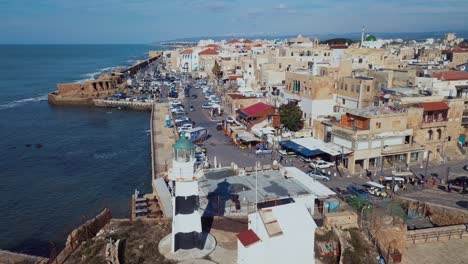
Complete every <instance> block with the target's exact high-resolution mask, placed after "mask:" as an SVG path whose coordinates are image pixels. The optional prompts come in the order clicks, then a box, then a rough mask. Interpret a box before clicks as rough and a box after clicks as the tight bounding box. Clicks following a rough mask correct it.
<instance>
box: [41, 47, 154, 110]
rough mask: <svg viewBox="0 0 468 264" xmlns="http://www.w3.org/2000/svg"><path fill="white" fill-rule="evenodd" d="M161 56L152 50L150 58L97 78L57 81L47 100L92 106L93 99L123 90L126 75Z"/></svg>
mask: <svg viewBox="0 0 468 264" xmlns="http://www.w3.org/2000/svg"><path fill="white" fill-rule="evenodd" d="M161 56H162V53H161V52H157V53H154V52H153V53H152V57H151V58H149V59H147V60H144V61H141V62H139V63H137V64H135V65H133V66H130V67H128V68H125V69H122V70H120V71H115V72H111V73H107V74H102V75H101V76H99V78H98V79H97V80H90V81H85V82H82V83H59V84H58V85H57V91H55V92H51V93H49V95H48V101H49V103H50V104H52V105H84V106H94V105H95V104H94V102H93V100H94V99H99V98H104V97H108V96H112V95H114V94H115V93H118V92H123V91H124V90H125V89H126V87H127V82H126V80H127V79H126V77H127V76H129V75H133V74H135V73H137V72H138V71H140V70H141V69H143V68H145V67H146V66H148V65H149V64H150V63H152V62H154V61H156V60H157V59H159V58H160V57H161ZM99 106H101V105H99Z"/></svg>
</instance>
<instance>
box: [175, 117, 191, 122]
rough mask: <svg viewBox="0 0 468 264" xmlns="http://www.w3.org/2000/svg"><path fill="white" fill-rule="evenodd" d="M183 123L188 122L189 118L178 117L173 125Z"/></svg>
mask: <svg viewBox="0 0 468 264" xmlns="http://www.w3.org/2000/svg"><path fill="white" fill-rule="evenodd" d="M183 121H190V118H189V117H187V116H183V117H178V118H176V119H174V123H176V124H177V123H180V122H183Z"/></svg>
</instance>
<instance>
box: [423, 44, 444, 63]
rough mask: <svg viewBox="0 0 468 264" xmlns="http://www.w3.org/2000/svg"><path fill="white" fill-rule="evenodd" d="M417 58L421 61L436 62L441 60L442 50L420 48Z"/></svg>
mask: <svg viewBox="0 0 468 264" xmlns="http://www.w3.org/2000/svg"><path fill="white" fill-rule="evenodd" d="M418 59H419V61H420V62H422V63H437V62H440V61H442V51H441V50H440V49H429V48H425V47H424V48H421V49H419V51H418Z"/></svg>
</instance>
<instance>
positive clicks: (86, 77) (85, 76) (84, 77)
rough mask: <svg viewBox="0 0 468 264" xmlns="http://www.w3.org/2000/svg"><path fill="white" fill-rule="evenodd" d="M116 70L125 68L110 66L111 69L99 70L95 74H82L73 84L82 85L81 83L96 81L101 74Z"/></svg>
mask: <svg viewBox="0 0 468 264" xmlns="http://www.w3.org/2000/svg"><path fill="white" fill-rule="evenodd" d="M118 68H125V66H121V65H119V66H112V67H104V68H101V69H99V70H98V71H95V72H89V73H85V74H82V75H81V76H80V77H82V78H80V79H78V80H76V81H75V83H82V82H86V81H92V80H96V79H97V78H98V77H99V75H101V74H102V73H105V72H110V71H112V70H115V69H118Z"/></svg>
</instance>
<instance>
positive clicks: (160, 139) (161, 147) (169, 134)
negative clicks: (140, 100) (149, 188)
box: [151, 103, 176, 191]
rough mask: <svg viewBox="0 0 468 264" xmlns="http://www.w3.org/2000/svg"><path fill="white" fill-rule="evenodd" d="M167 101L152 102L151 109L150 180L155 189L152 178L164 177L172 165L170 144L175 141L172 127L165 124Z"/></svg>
mask: <svg viewBox="0 0 468 264" xmlns="http://www.w3.org/2000/svg"><path fill="white" fill-rule="evenodd" d="M168 109H169V107H168V105H167V103H154V104H153V109H152V111H151V159H152V182H153V184H152V185H153V191H155V190H156V189H155V186H154V180H156V179H157V178H161V177H165V176H166V174H167V170H168V168H170V167H171V166H172V145H173V144H174V143H175V140H176V134H175V131H174V129H172V128H169V127H167V126H166V122H165V119H166V115H168V114H169V112H168Z"/></svg>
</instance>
